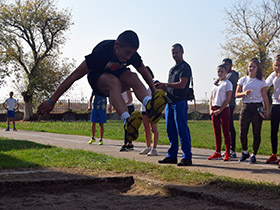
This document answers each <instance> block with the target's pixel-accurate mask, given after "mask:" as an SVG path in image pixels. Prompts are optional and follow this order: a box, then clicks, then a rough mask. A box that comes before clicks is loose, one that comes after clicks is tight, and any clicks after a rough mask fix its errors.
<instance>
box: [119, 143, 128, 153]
mask: <svg viewBox="0 0 280 210" xmlns="http://www.w3.org/2000/svg"><path fill="white" fill-rule="evenodd" d="M127 151H128V149H127V146H126V145H125V144H124V145H123V146H122V147H121V149H120V152H127Z"/></svg>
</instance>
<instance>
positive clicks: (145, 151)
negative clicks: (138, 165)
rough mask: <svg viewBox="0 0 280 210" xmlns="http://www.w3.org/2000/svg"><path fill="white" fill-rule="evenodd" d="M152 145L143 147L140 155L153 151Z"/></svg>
mask: <svg viewBox="0 0 280 210" xmlns="http://www.w3.org/2000/svg"><path fill="white" fill-rule="evenodd" d="M151 149H152V148H151V147H146V148H145V149H143V150H142V151H141V152H139V154H140V155H146V154H148V153H149V152H150V151H151Z"/></svg>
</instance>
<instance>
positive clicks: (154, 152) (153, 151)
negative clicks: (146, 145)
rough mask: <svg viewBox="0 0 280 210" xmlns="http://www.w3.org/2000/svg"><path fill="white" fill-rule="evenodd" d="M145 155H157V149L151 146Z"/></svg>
mask: <svg viewBox="0 0 280 210" xmlns="http://www.w3.org/2000/svg"><path fill="white" fill-rule="evenodd" d="M147 155H148V156H157V149H156V148H152V149H151V151H150V152H149V153H148V154H147Z"/></svg>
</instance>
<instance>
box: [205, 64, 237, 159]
mask: <svg viewBox="0 0 280 210" xmlns="http://www.w3.org/2000/svg"><path fill="white" fill-rule="evenodd" d="M217 73H218V77H219V79H218V80H217V81H216V82H215V83H214V86H213V88H212V90H211V97H210V102H209V112H210V115H211V118H212V123H213V128H214V133H215V143H216V152H215V153H214V154H213V155H212V156H210V157H208V160H221V159H222V155H221V146H222V135H221V125H222V128H223V133H224V137H225V145H226V153H225V157H224V161H229V160H230V133H229V127H230V124H229V122H230V109H229V102H230V99H231V94H232V84H231V82H230V81H229V80H227V79H226V75H227V67H226V66H225V65H219V66H218V68H217Z"/></svg>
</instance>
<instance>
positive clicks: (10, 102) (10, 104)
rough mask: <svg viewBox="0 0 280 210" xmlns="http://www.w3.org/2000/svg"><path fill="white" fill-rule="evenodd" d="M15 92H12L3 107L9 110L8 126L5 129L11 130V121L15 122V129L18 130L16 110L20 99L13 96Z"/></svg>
mask: <svg viewBox="0 0 280 210" xmlns="http://www.w3.org/2000/svg"><path fill="white" fill-rule="evenodd" d="M13 95H14V92H10V97H9V98H7V99H6V100H5V102H4V103H3V107H4V108H5V109H6V110H7V128H6V130H5V131H10V122H11V121H12V123H13V131H17V129H16V122H15V110H17V109H18V106H19V104H18V101H17V100H16V99H14V98H13Z"/></svg>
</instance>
